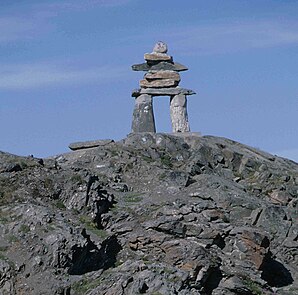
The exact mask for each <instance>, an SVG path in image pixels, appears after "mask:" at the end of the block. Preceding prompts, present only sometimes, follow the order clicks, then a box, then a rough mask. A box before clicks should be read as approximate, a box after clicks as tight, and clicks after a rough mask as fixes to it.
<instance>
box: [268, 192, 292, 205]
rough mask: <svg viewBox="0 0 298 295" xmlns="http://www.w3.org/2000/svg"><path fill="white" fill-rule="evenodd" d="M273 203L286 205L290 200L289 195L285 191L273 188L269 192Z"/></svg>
mask: <svg viewBox="0 0 298 295" xmlns="http://www.w3.org/2000/svg"><path fill="white" fill-rule="evenodd" d="M269 197H270V199H271V201H272V203H273V204H281V205H287V204H288V203H289V202H290V201H291V199H292V198H291V195H290V194H289V193H288V192H286V191H280V190H274V191H273V192H271V193H270V194H269Z"/></svg>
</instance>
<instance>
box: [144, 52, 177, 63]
mask: <svg viewBox="0 0 298 295" xmlns="http://www.w3.org/2000/svg"><path fill="white" fill-rule="evenodd" d="M144 59H145V60H146V61H148V62H159V61H168V62H173V58H172V56H170V55H167V54H164V53H145V55H144Z"/></svg>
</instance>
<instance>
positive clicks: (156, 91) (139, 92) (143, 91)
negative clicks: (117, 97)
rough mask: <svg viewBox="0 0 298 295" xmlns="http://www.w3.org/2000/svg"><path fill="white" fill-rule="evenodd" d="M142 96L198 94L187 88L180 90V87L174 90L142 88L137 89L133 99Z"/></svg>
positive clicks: (133, 93)
mask: <svg viewBox="0 0 298 295" xmlns="http://www.w3.org/2000/svg"><path fill="white" fill-rule="evenodd" d="M142 94H150V95H153V96H173V95H178V94H183V95H193V94H196V93H195V92H194V91H193V90H190V89H186V88H180V87H174V88H166V89H163V88H160V89H157V88H141V89H135V90H133V92H132V95H131V96H132V97H138V96H139V95H142Z"/></svg>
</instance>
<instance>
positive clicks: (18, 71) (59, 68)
mask: <svg viewBox="0 0 298 295" xmlns="http://www.w3.org/2000/svg"><path fill="white" fill-rule="evenodd" d="M125 76H127V69H125V68H121V67H118V68H117V67H108V66H102V67H94V68H88V69H70V68H67V67H66V66H63V65H56V66H54V65H52V64H47V63H41V64H25V65H0V90H22V89H34V88H39V87H44V86H52V85H55V86H60V85H74V84H75V85H77V84H84V83H92V82H96V83H97V84H98V83H106V82H108V81H110V80H113V79H120V78H121V79H124V78H125Z"/></svg>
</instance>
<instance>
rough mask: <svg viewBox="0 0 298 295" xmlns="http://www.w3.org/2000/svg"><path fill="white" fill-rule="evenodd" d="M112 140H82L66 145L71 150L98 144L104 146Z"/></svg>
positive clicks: (88, 147)
mask: <svg viewBox="0 0 298 295" xmlns="http://www.w3.org/2000/svg"><path fill="white" fill-rule="evenodd" d="M112 142H114V140H112V139H102V140H91V141H83V142H74V143H71V144H70V145H69V146H68V147H69V148H70V149H71V150H72V151H77V150H83V149H90V148H94V147H98V146H105V145H107V144H109V143H112Z"/></svg>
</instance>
